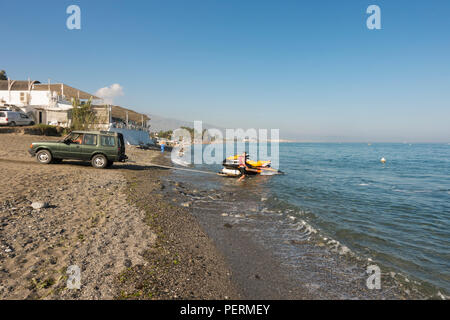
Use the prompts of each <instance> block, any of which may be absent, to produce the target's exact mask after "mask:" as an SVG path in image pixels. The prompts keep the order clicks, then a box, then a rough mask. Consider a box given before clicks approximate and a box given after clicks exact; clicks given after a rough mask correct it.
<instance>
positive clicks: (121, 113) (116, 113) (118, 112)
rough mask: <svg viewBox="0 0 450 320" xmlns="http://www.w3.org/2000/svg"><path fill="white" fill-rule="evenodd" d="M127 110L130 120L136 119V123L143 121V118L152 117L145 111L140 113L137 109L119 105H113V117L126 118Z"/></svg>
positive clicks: (146, 119) (145, 119) (148, 118)
mask: <svg viewBox="0 0 450 320" xmlns="http://www.w3.org/2000/svg"><path fill="white" fill-rule="evenodd" d="M127 111H128V120H130V121H134V122H136V123H139V122H141V121H142V118H143V119H144V121H148V120H150V117H149V116H147V115H146V114H143V113H138V112H136V111H133V110H130V109H126V108H122V107H119V106H111V114H112V117H113V118H119V119H123V120H125V119H126V118H127Z"/></svg>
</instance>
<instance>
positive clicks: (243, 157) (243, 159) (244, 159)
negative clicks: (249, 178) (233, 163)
mask: <svg viewBox="0 0 450 320" xmlns="http://www.w3.org/2000/svg"><path fill="white" fill-rule="evenodd" d="M238 161H239V171H240V172H241V176H240V177H239V179H238V181H242V180H244V179H245V176H246V175H245V173H246V170H247V169H248V168H247V164H246V162H247V152H244V153H243V154H241V155H240V156H239V157H238Z"/></svg>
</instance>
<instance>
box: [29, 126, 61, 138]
mask: <svg viewBox="0 0 450 320" xmlns="http://www.w3.org/2000/svg"><path fill="white" fill-rule="evenodd" d="M27 131H29V132H27ZM25 133H29V134H35V135H42V136H59V135H61V131H60V130H59V128H58V127H56V126H51V125H48V124H36V125H34V126H32V127H31V128H29V129H25Z"/></svg>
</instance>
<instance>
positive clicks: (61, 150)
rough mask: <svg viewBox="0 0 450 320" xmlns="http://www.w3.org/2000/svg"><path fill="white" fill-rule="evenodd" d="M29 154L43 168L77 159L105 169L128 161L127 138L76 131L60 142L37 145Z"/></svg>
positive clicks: (115, 133) (110, 133)
mask: <svg viewBox="0 0 450 320" xmlns="http://www.w3.org/2000/svg"><path fill="white" fill-rule="evenodd" d="M28 152H29V153H30V154H31V156H33V157H34V156H36V159H37V161H38V162H40V163H43V164H48V163H52V162H53V163H59V162H61V161H62V160H63V159H76V160H84V161H90V162H91V164H92V166H93V167H94V168H101V169H102V168H106V167H110V166H111V165H112V164H113V163H114V162H115V161H121V162H124V161H125V160H126V159H127V158H128V157H127V156H126V155H125V143H124V140H123V135H122V134H121V133H118V132H108V131H73V132H71V133H70V134H69V135H68V136H66V137H64V138H63V139H62V140H60V141H41V142H34V143H32V144H31V146H30V149H29V150H28Z"/></svg>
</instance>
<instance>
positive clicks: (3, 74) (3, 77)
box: [0, 70, 8, 80]
mask: <svg viewBox="0 0 450 320" xmlns="http://www.w3.org/2000/svg"><path fill="white" fill-rule="evenodd" d="M0 80H8V76H7V75H6V71H5V70H1V71H0Z"/></svg>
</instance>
